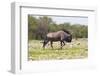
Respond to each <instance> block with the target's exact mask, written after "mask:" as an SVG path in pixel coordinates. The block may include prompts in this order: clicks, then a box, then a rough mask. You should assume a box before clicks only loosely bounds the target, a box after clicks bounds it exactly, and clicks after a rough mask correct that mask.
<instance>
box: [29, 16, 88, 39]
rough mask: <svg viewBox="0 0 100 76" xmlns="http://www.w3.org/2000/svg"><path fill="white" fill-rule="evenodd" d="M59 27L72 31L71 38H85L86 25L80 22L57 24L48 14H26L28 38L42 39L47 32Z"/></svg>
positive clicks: (57, 29)
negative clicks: (38, 15)
mask: <svg viewBox="0 0 100 76" xmlns="http://www.w3.org/2000/svg"><path fill="white" fill-rule="evenodd" d="M61 29H65V30H68V31H70V32H71V33H72V36H73V38H75V39H77V38H87V37H88V26H87V25H81V24H71V23H68V22H66V23H62V24H57V23H56V22H54V21H53V20H52V18H50V17H48V16H40V17H38V18H36V17H35V16H32V15H28V39H29V40H32V39H37V40H41V39H43V38H44V37H45V36H46V34H47V33H48V32H56V31H59V30H61Z"/></svg>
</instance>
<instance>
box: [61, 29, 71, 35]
mask: <svg viewBox="0 0 100 76" xmlns="http://www.w3.org/2000/svg"><path fill="white" fill-rule="evenodd" d="M62 31H64V32H66V33H67V34H71V33H70V32H69V31H68V30H65V29H62Z"/></svg>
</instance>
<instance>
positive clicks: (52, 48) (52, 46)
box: [50, 41, 53, 49]
mask: <svg viewBox="0 0 100 76" xmlns="http://www.w3.org/2000/svg"><path fill="white" fill-rule="evenodd" d="M50 43H51V47H52V49H53V46H52V44H53V42H52V41H50Z"/></svg>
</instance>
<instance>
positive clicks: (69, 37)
mask: <svg viewBox="0 0 100 76" xmlns="http://www.w3.org/2000/svg"><path fill="white" fill-rule="evenodd" d="M64 40H65V41H66V42H71V41H72V35H69V36H67V37H66V38H65V39H64Z"/></svg>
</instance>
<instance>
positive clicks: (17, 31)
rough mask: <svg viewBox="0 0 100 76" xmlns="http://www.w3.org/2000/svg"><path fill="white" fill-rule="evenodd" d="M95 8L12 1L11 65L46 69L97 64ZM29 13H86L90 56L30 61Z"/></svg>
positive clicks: (21, 69)
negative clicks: (28, 41) (28, 45)
mask: <svg viewBox="0 0 100 76" xmlns="http://www.w3.org/2000/svg"><path fill="white" fill-rule="evenodd" d="M95 12H96V10H95V9H93V8H87V7H86V8H83V7H71V6H68V7H67V8H52V7H51V8H50V7H35V6H34V5H33V4H28V3H12V59H11V62H12V68H11V71H12V72H13V73H22V72H46V71H57V70H68V69H75V68H86V69H90V68H91V67H94V65H95V62H94V61H95V51H94V50H95V45H94V44H95V37H96V36H95V35H96V27H95ZM27 14H41V15H65V16H72V15H73V16H87V17H88V25H89V26H88V28H89V29H88V30H89V31H88V34H89V35H88V36H89V39H88V40H89V41H88V45H89V48H88V49H89V50H91V51H89V57H88V59H77V60H54V61H32V62H28V61H27V36H26V35H27Z"/></svg>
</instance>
